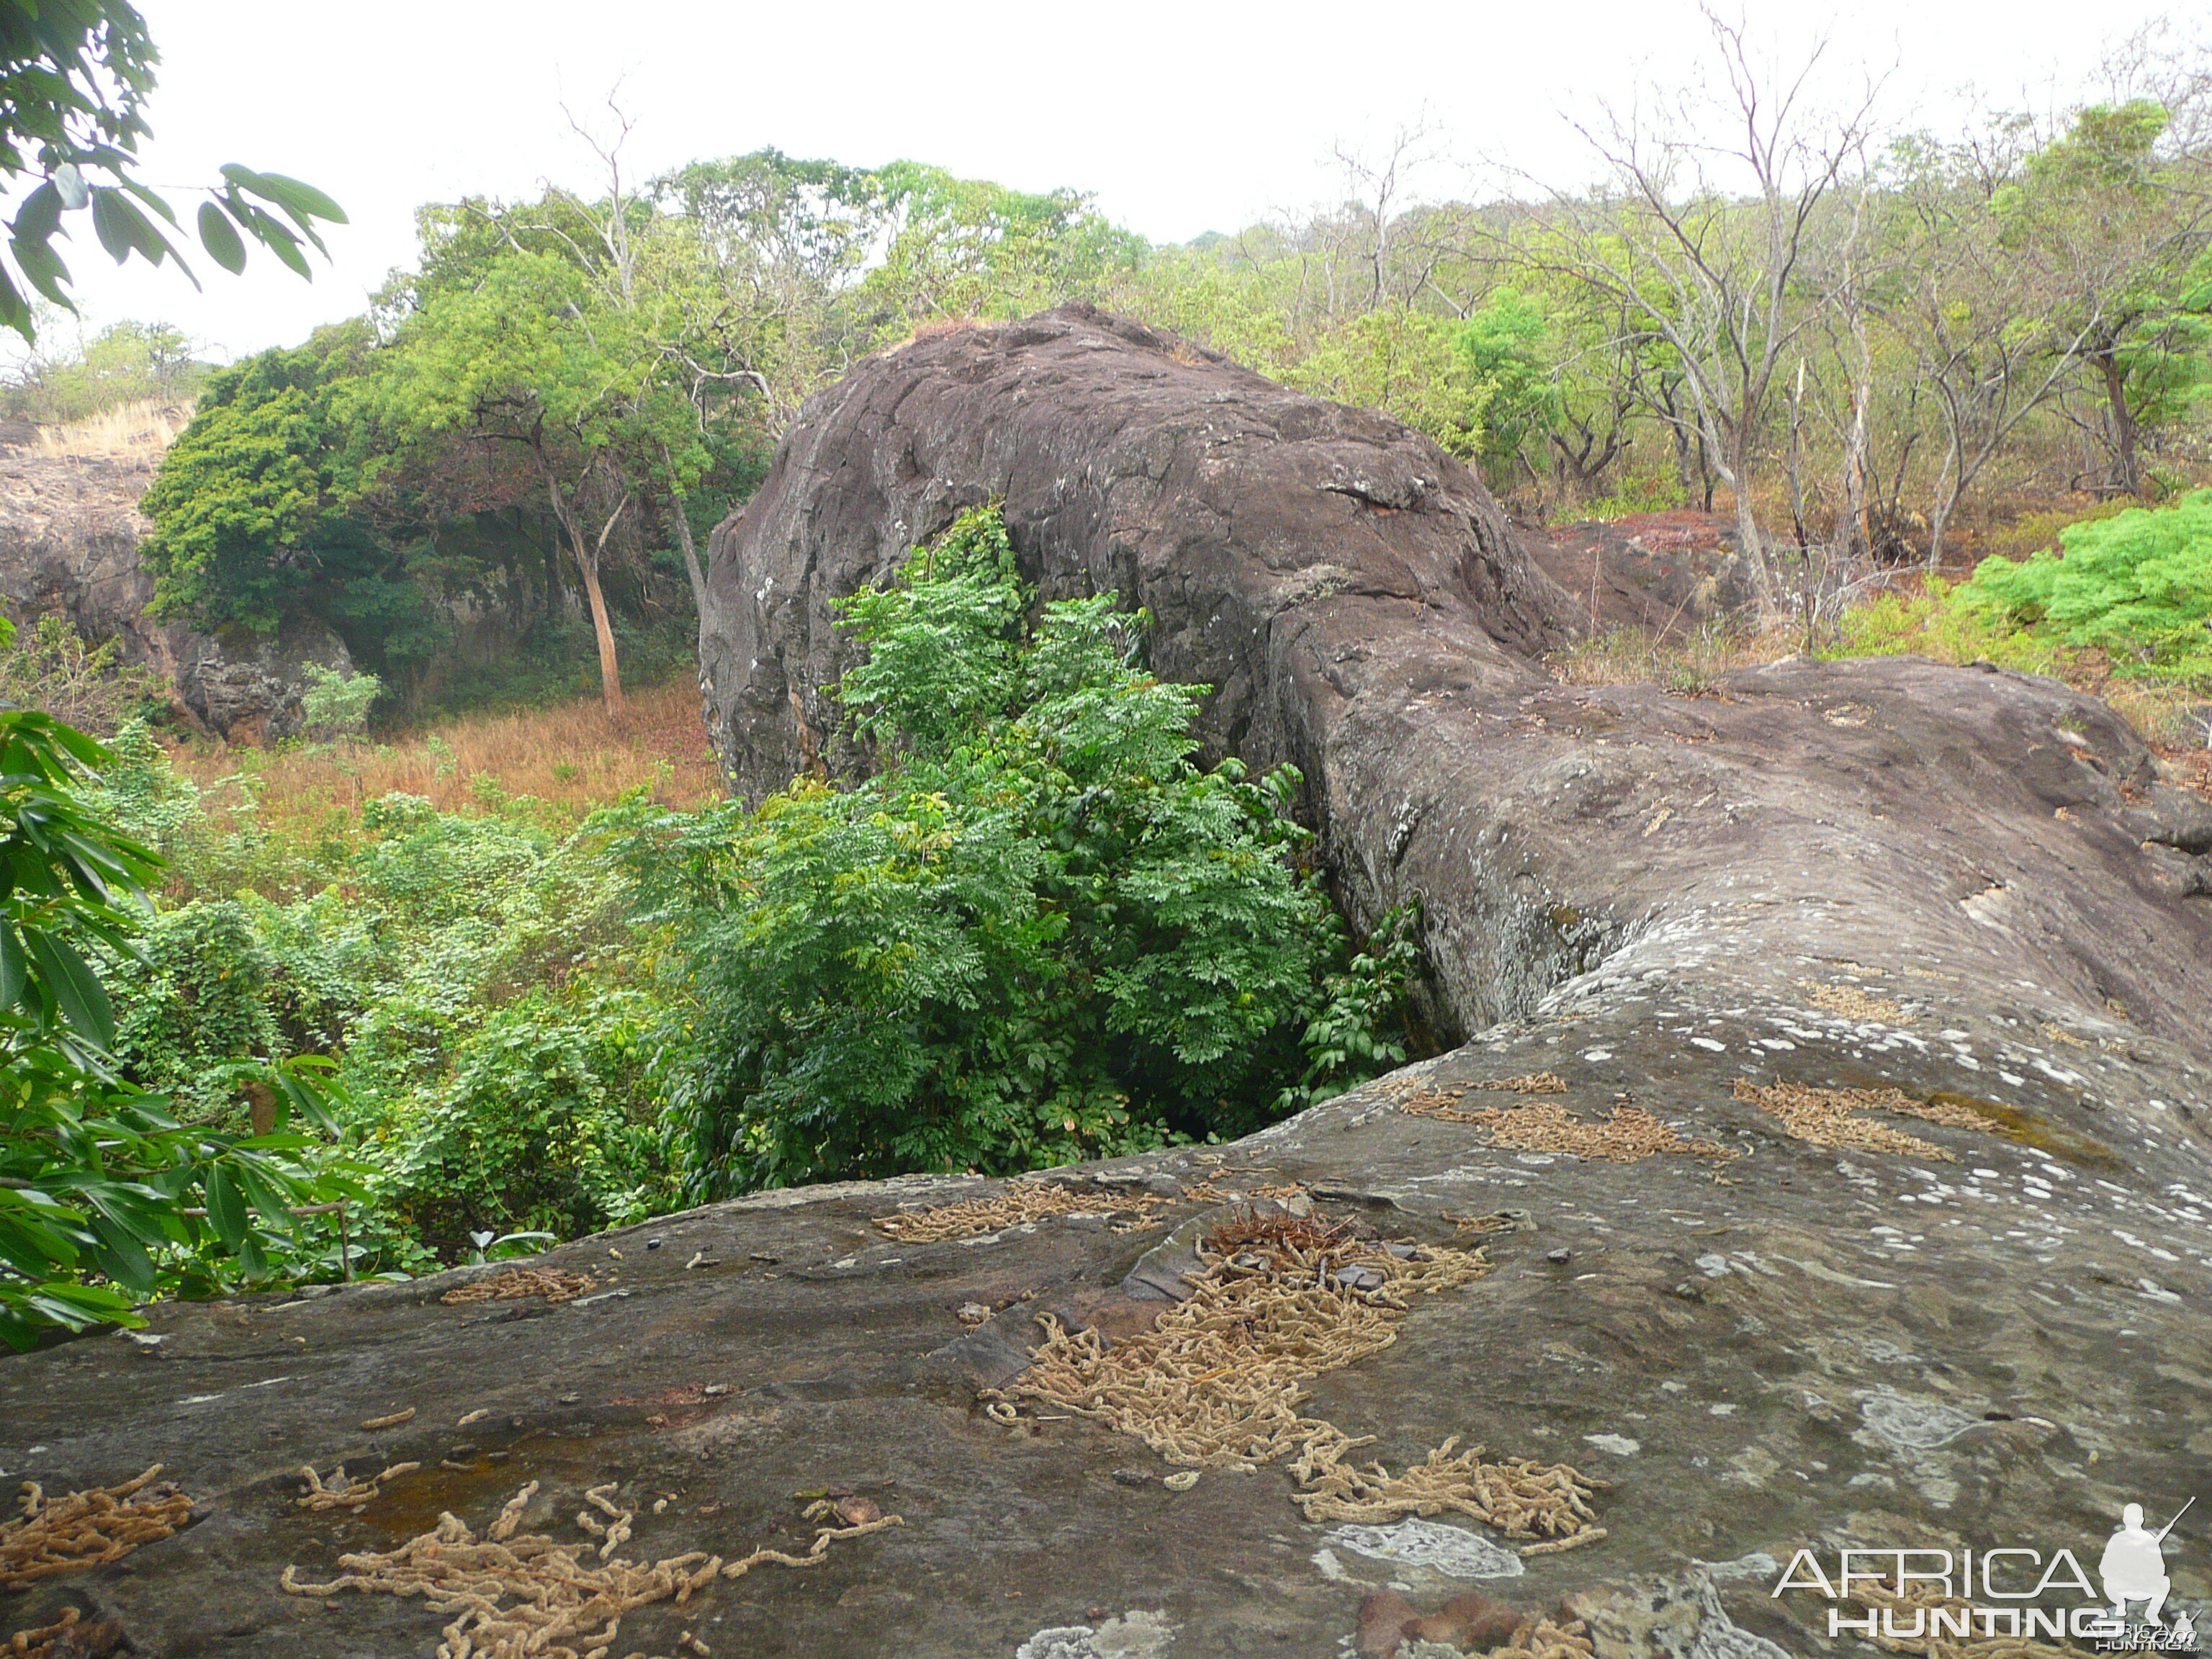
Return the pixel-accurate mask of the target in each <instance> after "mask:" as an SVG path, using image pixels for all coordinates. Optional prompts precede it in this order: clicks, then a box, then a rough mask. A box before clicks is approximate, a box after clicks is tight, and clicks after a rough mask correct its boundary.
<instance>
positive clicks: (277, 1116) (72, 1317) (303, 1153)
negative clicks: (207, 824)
mask: <svg viewBox="0 0 2212 1659" xmlns="http://www.w3.org/2000/svg"><path fill="white" fill-rule="evenodd" d="M105 759H106V753H105V751H104V750H101V749H100V746H99V745H98V744H95V743H94V742H93V741H92V740H91V739H90V738H87V737H85V736H83V735H82V733H80V732H75V731H73V730H71V729H70V727H68V726H64V725H62V724H61V723H59V722H58V721H57V720H53V719H52V718H51V717H50V716H47V715H46V714H37V713H33V712H27V711H22V710H15V709H9V710H0V1340H5V1341H7V1342H9V1343H10V1344H12V1345H14V1346H17V1347H25V1346H30V1345H31V1344H33V1343H34V1342H36V1341H37V1340H40V1336H41V1334H44V1333H45V1332H46V1331H49V1330H52V1329H53V1328H57V1327H58V1328H66V1329H82V1328H84V1327H86V1326H88V1325H92V1324H98V1323H101V1322H108V1323H116V1324H133V1323H137V1322H139V1321H138V1319H137V1316H136V1315H135V1314H134V1313H133V1311H132V1308H133V1304H134V1303H135V1302H136V1301H137V1300H138V1299H139V1298H142V1297H150V1296H157V1295H192V1294H204V1293H207V1292H209V1291H216V1290H222V1289H227V1288H230V1287H232V1286H234V1285H237V1284H239V1283H240V1282H241V1281H243V1282H246V1283H252V1282H256V1281H258V1280H262V1279H267V1278H269V1277H270V1276H272V1275H277V1274H283V1275H286V1276H293V1277H299V1276H307V1275H312V1274H314V1273H319V1272H321V1271H324V1270H325V1267H326V1265H327V1264H326V1262H325V1260H324V1259H323V1257H322V1256H321V1254H320V1252H319V1249H318V1248H317V1243H316V1240H315V1239H314V1237H313V1233H312V1231H310V1230H304V1229H302V1227H301V1225H300V1222H301V1218H299V1217H297V1216H295V1214H294V1213H293V1211H294V1209H295V1206H306V1205H311V1204H320V1203H328V1202H331V1201H332V1200H336V1199H339V1198H343V1197H345V1196H348V1195H349V1193H350V1194H351V1195H352V1196H355V1197H356V1198H357V1197H358V1192H357V1190H356V1189H354V1188H352V1187H351V1184H350V1182H349V1179H348V1172H347V1171H346V1170H345V1169H344V1167H343V1165H342V1164H337V1163H336V1162H335V1161H333V1160H331V1159H330V1158H327V1157H326V1156H325V1152H324V1151H323V1149H322V1147H321V1146H320V1145H319V1142H318V1140H317V1139H315V1138H314V1137H313V1136H310V1135H307V1134H303V1133H299V1132H298V1131H296V1130H295V1129H294V1128H292V1127H289V1121H290V1120H291V1119H293V1118H295V1117H301V1118H304V1119H305V1120H306V1121H308V1122H310V1123H311V1124H315V1125H319V1126H326V1125H327V1124H328V1118H327V1115H326V1112H325V1105H324V1103H323V1101H322V1098H321V1097H320V1095H319V1092H318V1091H317V1090H316V1089H315V1088H314V1087H313V1086H312V1085H311V1084H310V1082H309V1081H308V1079H307V1076H306V1075H304V1074H303V1073H302V1071H301V1068H300V1067H299V1066H296V1065H295V1066H289V1067H285V1066H261V1067H260V1068H258V1073H257V1074H256V1075H255V1077H254V1078H253V1079H252V1080H253V1081H254V1082H256V1083H257V1084H258V1085H259V1086H260V1087H261V1088H262V1089H263V1090H264V1091H266V1092H265V1095H264V1105H263V1108H262V1111H261V1113H260V1114H258V1115H262V1116H264V1121H262V1122H261V1123H260V1124H258V1126H256V1125H248V1126H246V1128H245V1129H244V1131H243V1132H233V1131H229V1130H227V1129H222V1128H216V1127H209V1126H204V1125H191V1124H187V1123H185V1122H184V1121H180V1119H179V1117H178V1116H177V1115H175V1114H174V1112H173V1107H172V1103H171V1102H170V1101H168V1100H167V1099H165V1098H164V1097H161V1096H160V1095H157V1094H152V1093H149V1092H147V1091H143V1090H142V1089H139V1088H138V1087H137V1086H135V1085H132V1084H131V1083H130V1082H128V1081H125V1079H123V1078H122V1077H120V1076H119V1075H118V1070H117V1066H116V1061H115V1057H114V1050H115V1048H116V1046H117V1042H118V1030H117V1024H116V1018H115V1013H114V1006H113V1003H112V1000H111V998H110V995H109V992H108V987H107V986H106V984H104V983H103V982H102V976H101V974H100V970H99V969H98V968H97V967H96V966H95V963H99V962H101V961H106V962H110V963H112V962H114V961H116V960H118V959H128V958H131V957H134V956H135V955H136V954H137V935H138V933H139V931H140V928H141V926H142V923H143V919H144V916H145V910H144V883H145V882H146V880H147V879H148V878H149V877H150V876H151V875H152V874H153V873H154V871H155V867H156V861H155V858H154V857H153V855H152V854H150V853H149V851H148V849H146V848H143V847H142V846H140V845H138V844H137V842H133V841H131V839H130V838H129V837H127V836H124V835H122V834H121V833H119V832H118V830H117V829H115V828H114V826H113V825H112V824H111V823H106V822H105V821H104V820H103V819H101V818H100V817H99V816H98V815H97V813H96V812H94V811H91V810H90V809H89V808H88V805H87V803H86V801H85V799H84V798H83V794H82V791H83V786H84V780H85V774H86V770H87V769H88V768H90V767H93V766H95V765H98V764H100V763H102V762H103V761H104V760H105Z"/></svg>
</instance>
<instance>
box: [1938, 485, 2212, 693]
mask: <svg viewBox="0 0 2212 1659" xmlns="http://www.w3.org/2000/svg"><path fill="white" fill-rule="evenodd" d="M2059 539H2060V543H2061V544H2062V545H2063V548H2064V552H2063V554H2060V555H2056V556H2054V555H2051V554H2048V553H2044V554H2038V555H2037V556H2034V557H2033V558H2030V559H2027V560H2026V561H2024V562H2018V563H2015V562H2014V561H2012V560H2010V559H2006V558H1990V559H1984V560H1983V561H1982V562H1981V565H1980V566H1979V567H1978V568H1977V569H1976V570H1975V572H1974V574H1973V577H1972V580H1969V581H1967V582H1966V584H1965V585H1964V586H1961V587H1960V589H1959V590H1958V591H1957V592H1956V594H1955V595H1954V600H1955V603H1956V604H1957V605H1960V607H1963V608H1964V609H1965V610H1966V611H1971V612H1972V613H1974V614H1975V615H1976V616H1978V617H1983V618H1986V619H1990V620H1992V621H1995V622H1996V623H1999V624H2000V625H2002V626H2005V627H2008V628H2011V629H2020V630H2021V631H2024V632H2027V633H2028V634H2031V635H2034V636H2035V637H2037V638H2038V639H2040V640H2043V641H2051V642H2053V643H2057V644H2061V645H2064V646H2070V647H2076V648H2080V649H2096V650H2100V651H2103V652H2104V653H2106V655H2107V656H2108V657H2110V659H2112V666H2113V670H2114V671H2115V672H2118V673H2121V674H2133V675H2142V676H2145V677H2149V678H2172V679H2191V680H2193V679H2200V678H2212V490H2199V491H2197V493H2196V494H2194V495H2185V496H2183V497H2182V498H2181V499H2180V500H2179V501H2176V502H2175V503H2174V504H2173V505H2172V506H2171V507H2136V508H2132V509H2130V510H2129V511H2127V512H2124V513H2118V514H2116V515H2115V516H2113V517H2111V518H2105V519H2098V520H2090V521H2087V522H2083V523H2080V524H2075V525H2069V526H2067V528H2066V529H2065V530H2063V531H2062V532H2060V534H2059Z"/></svg>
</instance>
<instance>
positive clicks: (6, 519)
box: [0, 442, 353, 741]
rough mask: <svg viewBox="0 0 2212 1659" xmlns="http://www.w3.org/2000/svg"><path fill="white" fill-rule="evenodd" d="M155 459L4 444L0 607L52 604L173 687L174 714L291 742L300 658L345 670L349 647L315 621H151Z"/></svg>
mask: <svg viewBox="0 0 2212 1659" xmlns="http://www.w3.org/2000/svg"><path fill="white" fill-rule="evenodd" d="M159 461H160V456H159V454H158V453H155V452H143V453H126V454H123V455H116V456H108V455H46V454H41V453H39V452H38V451H37V450H36V449H35V448H34V447H32V445H31V444H29V443H27V442H26V443H23V444H21V445H18V446H16V447H12V448H7V449H4V450H0V605H5V607H6V608H7V609H8V610H9V611H10V612H12V613H13V614H14V615H15V616H16V617H37V616H40V615H43V614H45V613H46V612H49V611H60V612H62V613H63V614H64V615H66V616H67V617H69V619H70V623H72V624H73V625H74V626H75V627H76V629H77V631H78V632H79V633H80V634H82V635H84V637H85V638H87V639H88V640H90V641H94V643H98V642H100V641H107V640H114V641H117V642H118V645H119V647H120V651H119V653H118V654H119V655H120V656H121V657H122V658H123V659H124V660H125V661H127V662H132V663H137V664H142V665H144V666H146V667H148V668H150V669H151V670H153V671H154V672H155V673H157V674H159V675H161V677H162V678H165V679H167V681H168V682H169V684H170V685H171V686H172V687H173V690H174V693H175V700H176V705H177V708H178V709H179V712H180V714H183V715H184V716H185V717H186V718H187V719H189V720H192V721H195V722H197V723H198V724H199V725H200V726H204V727H205V728H206V729H208V730H209V731H211V732H215V733H216V734H217V735H219V736H222V737H225V738H240V739H245V740H251V741H259V740H262V739H264V738H285V737H289V736H290V735H292V733H293V732H295V730H297V728H298V725H299V719H300V697H301V693H302V692H303V691H304V690H306V689H307V678H306V675H305V673H304V669H305V666H306V665H307V664H309V663H313V664H316V665H319V666H322V667H325V668H330V669H334V670H337V671H340V672H343V673H350V672H351V671H352V669H353V662H352V659H351V658H350V656H349V654H348V653H347V651H346V647H345V644H344V642H343V641H341V640H340V639H339V638H338V637H337V635H334V634H332V633H331V632H330V630H329V629H325V628H322V627H319V626H317V625H313V624H302V625H297V626H295V627H293V628H291V629H288V630H286V632H285V633H284V634H283V635H281V636H279V637H277V638H275V639H265V638H262V637H260V636H258V635H252V634H250V633H248V632H246V630H244V629H224V630H222V631H221V632H219V633H215V634H209V633H204V632H202V631H200V630H198V629H193V628H191V627H189V626H187V625H186V624H185V623H159V622H155V621H154V620H153V619H152V618H150V617H148V616H147V615H146V614H145V613H146V606H147V605H148V604H149V602H150V601H151V600H152V599H153V597H154V578H153V576H152V574H150V573H149V572H148V571H147V570H145V569H144V568H143V567H142V566H141V565H140V564H139V562H138V544H139V543H140V542H141V541H142V540H143V538H144V537H145V534H146V531H147V527H148V526H147V524H146V520H144V518H143V517H142V516H141V515H140V513H139V512H138V498H139V497H140V496H141V495H144V494H145V492H146V487H147V486H148V485H149V484H150V483H153V481H154V469H155V466H156V465H158V464H159Z"/></svg>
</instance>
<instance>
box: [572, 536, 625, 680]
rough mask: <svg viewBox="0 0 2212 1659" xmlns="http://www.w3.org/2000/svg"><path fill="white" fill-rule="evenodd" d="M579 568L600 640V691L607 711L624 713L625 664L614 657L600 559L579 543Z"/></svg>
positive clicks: (577, 549)
mask: <svg viewBox="0 0 2212 1659" xmlns="http://www.w3.org/2000/svg"><path fill="white" fill-rule="evenodd" d="M575 552H576V568H578V569H579V570H580V571H582V572H583V575H584V597H585V598H586V599H588V600H589V601H590V602H591V606H592V634H593V635H595V636H596V637H597V638H598V640H599V694H600V696H603V697H605V699H606V704H607V713H609V714H621V713H622V712H623V689H622V665H621V664H619V663H618V662H617V661H616V660H615V630H614V625H613V624H612V623H611V622H610V621H609V620H608V619H607V600H606V595H605V593H603V592H600V591H599V560H598V558H597V557H596V556H593V555H592V554H591V553H590V552H587V551H586V550H585V549H584V548H583V547H582V546H581V545H580V544H579V545H578V546H577V548H576V550H575Z"/></svg>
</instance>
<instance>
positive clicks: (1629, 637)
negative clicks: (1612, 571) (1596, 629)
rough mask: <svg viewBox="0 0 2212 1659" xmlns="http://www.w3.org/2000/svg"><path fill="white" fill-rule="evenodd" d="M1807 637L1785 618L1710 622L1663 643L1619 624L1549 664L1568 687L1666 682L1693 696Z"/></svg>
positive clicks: (1790, 650) (1789, 651) (1774, 658)
mask: <svg viewBox="0 0 2212 1659" xmlns="http://www.w3.org/2000/svg"><path fill="white" fill-rule="evenodd" d="M1803 640H1804V635H1803V633H1802V630H1801V629H1797V628H1796V627H1794V626H1793V625H1792V624H1791V623H1788V622H1786V621H1785V622H1781V623H1776V624H1774V625H1773V626H1771V627H1768V628H1765V629H1751V628H1741V629H1739V628H1724V627H1720V626H1717V625H1715V624H1711V623H1708V624H1707V625H1705V627H1702V628H1699V629H1695V630H1694V631H1692V632H1689V633H1686V634H1682V635H1674V637H1671V638H1669V639H1668V640H1667V641H1665V642H1663V643H1662V642H1661V641H1659V640H1658V639H1656V638H1655V637H1654V636H1653V635H1651V634H1650V631H1649V630H1647V629H1641V628H1620V629H1613V630H1612V631H1611V632H1609V633H1605V634H1599V635H1594V636H1593V637H1591V638H1589V639H1586V640H1577V641H1576V642H1575V643H1574V644H1572V645H1571V646H1569V647H1566V648H1565V650H1563V651H1555V652H1553V653H1552V654H1551V656H1550V657H1549V658H1548V659H1547V665H1548V666H1549V667H1550V669H1551V671H1552V674H1553V678H1556V679H1558V680H1559V681H1561V682H1562V683H1563V684H1567V685H1663V686H1665V687H1666V688H1667V689H1668V690H1670V691H1676V692H1680V693H1683V694H1684V695H1686V696H1694V695H1695V694H1697V693H1699V692H1700V691H1704V690H1706V689H1708V688H1709V687H1710V686H1711V684H1712V683H1713V682H1714V681H1715V680H1717V679H1718V678H1720V677H1721V676H1722V675H1723V674H1729V673H1733V672H1734V671H1735V670H1737V669H1739V668H1756V667H1758V666H1759V665H1761V664H1763V663H1770V662H1779V661H1781V660H1782V659H1784V657H1789V656H1794V655H1795V654H1796V653H1797V651H1798V649H1799V647H1801V645H1802V643H1803Z"/></svg>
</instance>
